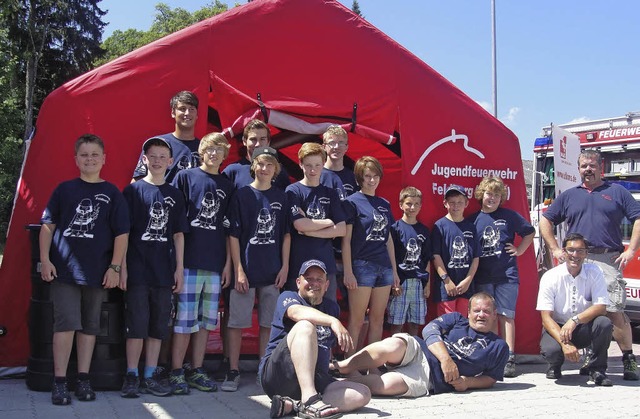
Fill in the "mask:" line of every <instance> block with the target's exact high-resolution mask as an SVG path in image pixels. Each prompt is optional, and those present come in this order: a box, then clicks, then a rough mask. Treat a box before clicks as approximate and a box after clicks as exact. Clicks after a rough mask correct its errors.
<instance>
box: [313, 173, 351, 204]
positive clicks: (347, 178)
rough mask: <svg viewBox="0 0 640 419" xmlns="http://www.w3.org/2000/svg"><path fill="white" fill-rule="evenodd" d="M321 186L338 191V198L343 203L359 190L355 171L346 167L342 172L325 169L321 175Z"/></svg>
mask: <svg viewBox="0 0 640 419" xmlns="http://www.w3.org/2000/svg"><path fill="white" fill-rule="evenodd" d="M320 184H322V185H325V186H328V187H330V188H332V189H336V190H337V191H338V196H339V197H340V199H341V200H343V201H344V200H345V199H346V198H347V197H348V196H350V195H353V194H354V192H357V191H358V190H359V188H358V184H357V183H356V176H355V175H354V174H353V170H351V169H348V168H346V167H344V168H343V169H342V170H330V169H327V168H323V169H322V173H320Z"/></svg>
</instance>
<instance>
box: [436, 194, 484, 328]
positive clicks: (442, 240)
mask: <svg viewBox="0 0 640 419" xmlns="http://www.w3.org/2000/svg"><path fill="white" fill-rule="evenodd" d="M443 204H444V207H445V208H446V209H447V215H445V216H444V217H442V218H441V219H439V220H438V221H436V223H435V225H434V226H433V231H432V232H431V246H432V251H433V265H434V267H435V273H436V283H435V284H436V287H435V288H436V290H437V291H435V294H434V296H433V300H434V301H435V302H436V303H437V306H436V315H438V316H441V315H443V314H445V313H453V312H456V311H457V312H458V313H460V314H462V315H463V316H466V315H467V313H468V311H469V309H468V306H469V297H471V295H473V287H472V284H471V281H473V277H474V275H475V273H476V270H477V269H478V255H477V251H476V243H475V239H474V237H475V228H474V226H473V223H470V222H468V221H465V219H464V209H465V208H467V206H468V205H469V199H468V198H467V195H466V192H465V190H464V188H463V187H462V186H459V185H450V186H449V187H448V188H447V190H446V191H445V193H444V201H443Z"/></svg>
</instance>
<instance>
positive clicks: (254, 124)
mask: <svg viewBox="0 0 640 419" xmlns="http://www.w3.org/2000/svg"><path fill="white" fill-rule="evenodd" d="M254 129H266V130H267V139H268V140H269V142H271V130H270V129H269V126H268V125H267V124H266V123H265V122H264V121H261V120H259V119H252V120H251V121H249V123H248V124H247V126H246V127H244V131H243V132H242V139H243V140H246V139H247V138H249V131H252V130H254Z"/></svg>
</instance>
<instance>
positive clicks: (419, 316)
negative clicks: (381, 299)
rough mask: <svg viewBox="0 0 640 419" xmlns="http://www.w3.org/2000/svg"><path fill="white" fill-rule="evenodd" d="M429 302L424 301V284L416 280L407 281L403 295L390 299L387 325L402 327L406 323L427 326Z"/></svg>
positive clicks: (403, 285)
mask: <svg viewBox="0 0 640 419" xmlns="http://www.w3.org/2000/svg"><path fill="white" fill-rule="evenodd" d="M426 317H427V302H426V301H425V300H424V294H423V291H422V282H421V281H420V280H419V279H416V278H410V279H405V281H404V282H403V283H402V294H401V295H398V296H397V297H392V296H390V297H389V305H388V307H387V323H389V324H395V325H402V324H405V322H410V323H414V324H425V323H426V321H425V318H426Z"/></svg>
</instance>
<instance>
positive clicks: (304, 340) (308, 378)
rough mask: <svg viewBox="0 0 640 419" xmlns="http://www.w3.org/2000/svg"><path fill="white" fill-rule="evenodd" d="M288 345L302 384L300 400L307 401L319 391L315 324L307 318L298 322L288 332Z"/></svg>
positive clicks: (299, 382)
mask: <svg viewBox="0 0 640 419" xmlns="http://www.w3.org/2000/svg"><path fill="white" fill-rule="evenodd" d="M287 346H289V352H291V360H292V361H293V368H294V369H295V370H296V376H297V377H298V384H299V385H300V393H301V397H300V400H301V401H303V402H305V401H307V400H308V399H309V398H310V397H311V396H314V395H315V394H316V393H317V391H316V386H315V382H314V380H313V377H314V375H315V370H316V362H317V360H318V336H317V333H316V327H315V325H313V324H312V323H311V322H308V321H305V320H302V321H299V322H297V323H296V324H295V325H294V326H293V327H292V328H291V331H290V332H289V333H288V334H287Z"/></svg>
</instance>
